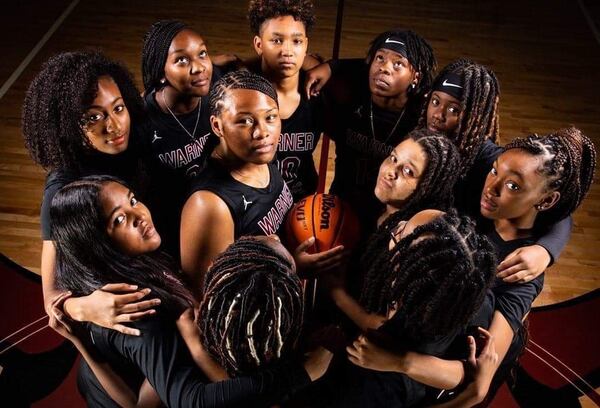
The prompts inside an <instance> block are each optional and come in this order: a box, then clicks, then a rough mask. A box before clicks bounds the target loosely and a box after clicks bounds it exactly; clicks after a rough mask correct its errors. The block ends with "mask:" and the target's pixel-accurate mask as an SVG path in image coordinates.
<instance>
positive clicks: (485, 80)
mask: <svg viewBox="0 0 600 408" xmlns="http://www.w3.org/2000/svg"><path fill="white" fill-rule="evenodd" d="M448 74H455V75H457V76H459V77H461V78H462V81H463V92H462V97H461V101H460V102H461V110H462V115H461V119H460V121H459V123H458V127H457V128H456V130H455V131H454V133H453V134H452V135H448V137H450V138H451V139H452V140H453V141H454V143H455V144H456V146H457V147H458V150H459V151H460V154H461V156H462V162H461V172H462V173H466V172H467V171H468V170H469V169H470V168H471V166H472V164H473V161H474V160H475V157H476V156H477V153H478V152H479V148H480V147H481V145H482V144H483V142H485V141H486V140H488V139H489V140H491V141H493V142H496V141H497V140H498V135H499V133H500V115H499V113H498V105H499V103H498V102H499V101H500V84H499V83H498V79H497V78H496V74H495V73H494V71H492V70H491V69H489V68H488V67H486V66H484V65H481V64H477V63H475V62H473V61H471V60H468V59H459V60H456V61H454V62H452V63H450V64H448V65H447V66H445V67H444V69H442V71H441V72H440V73H439V74H438V76H437V77H436V79H435V81H434V86H433V87H434V88H435V84H437V83H438V82H439V81H442V80H443V79H444V78H446V77H447V75H448ZM432 93H433V92H430V93H429V95H428V97H427V100H426V103H425V104H424V105H423V111H422V113H421V118H420V120H419V125H420V126H426V125H427V123H426V122H427V106H428V105H429V103H430V101H431V96H432Z"/></svg>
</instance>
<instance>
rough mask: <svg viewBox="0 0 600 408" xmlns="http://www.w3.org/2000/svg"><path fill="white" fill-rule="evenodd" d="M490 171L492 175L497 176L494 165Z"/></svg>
mask: <svg viewBox="0 0 600 408" xmlns="http://www.w3.org/2000/svg"><path fill="white" fill-rule="evenodd" d="M490 173H491V174H492V175H494V176H497V175H498V170H496V168H495V167H492V169H491V170H490Z"/></svg>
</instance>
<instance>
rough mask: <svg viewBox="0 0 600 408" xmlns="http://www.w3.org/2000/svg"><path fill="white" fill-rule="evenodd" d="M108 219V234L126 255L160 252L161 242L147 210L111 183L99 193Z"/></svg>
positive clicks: (120, 185) (122, 188)
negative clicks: (158, 250)
mask: <svg viewBox="0 0 600 408" xmlns="http://www.w3.org/2000/svg"><path fill="white" fill-rule="evenodd" d="M100 200H101V203H102V210H103V213H104V217H105V219H106V233H107V234H108V236H109V237H110V239H111V240H112V241H113V243H114V245H115V247H117V249H118V250H119V251H121V252H123V253H125V254H127V255H131V256H135V255H141V254H146V253H148V252H152V251H155V250H157V249H158V247H159V246H160V242H161V238H160V235H159V234H158V232H157V231H156V229H154V224H153V223H152V216H151V215H150V211H149V210H148V208H147V207H146V206H145V205H144V204H142V203H141V202H139V201H138V200H137V199H136V198H135V196H134V195H133V193H132V192H131V191H129V190H128V189H127V188H126V187H125V186H123V185H122V184H119V183H115V182H112V181H109V182H107V183H105V184H104V186H103V188H102V191H101V192H100Z"/></svg>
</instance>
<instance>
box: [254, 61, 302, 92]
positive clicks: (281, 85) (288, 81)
mask: <svg viewBox="0 0 600 408" xmlns="http://www.w3.org/2000/svg"><path fill="white" fill-rule="evenodd" d="M261 70H262V72H263V73H264V75H265V77H266V78H267V79H268V80H269V81H271V84H273V86H274V87H275V90H276V91H277V94H278V95H279V94H282V95H289V94H292V93H298V84H299V83H300V72H297V73H296V74H295V75H293V76H291V77H282V76H280V75H279V74H278V73H277V72H275V71H271V70H269V68H268V67H267V66H266V64H265V62H264V61H262V62H261Z"/></svg>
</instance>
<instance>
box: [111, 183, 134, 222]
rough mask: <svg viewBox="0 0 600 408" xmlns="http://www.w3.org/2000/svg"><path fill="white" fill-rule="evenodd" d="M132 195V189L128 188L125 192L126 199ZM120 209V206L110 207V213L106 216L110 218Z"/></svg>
mask: <svg viewBox="0 0 600 408" xmlns="http://www.w3.org/2000/svg"><path fill="white" fill-rule="evenodd" d="M132 195H133V191H131V190H129V191H128V192H127V198H128V199H129V198H131V196H132ZM120 209H121V206H120V205H117V206H116V207H115V208H113V209H112V211H111V212H110V214H108V217H107V218H108V219H109V220H110V219H111V218H112V216H113V214H114V213H116V212H117V211H119V210H120Z"/></svg>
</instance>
